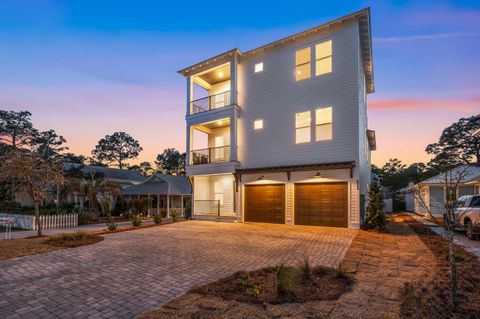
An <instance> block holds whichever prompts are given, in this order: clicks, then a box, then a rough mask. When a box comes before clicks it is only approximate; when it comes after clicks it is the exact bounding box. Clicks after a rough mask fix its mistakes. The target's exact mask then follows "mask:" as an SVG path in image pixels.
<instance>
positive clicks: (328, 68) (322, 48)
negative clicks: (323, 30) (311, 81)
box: [315, 40, 332, 75]
mask: <svg viewBox="0 0 480 319" xmlns="http://www.w3.org/2000/svg"><path fill="white" fill-rule="evenodd" d="M330 72H332V40H328V41H325V42H322V43H319V44H317V45H315V75H322V74H326V73H330Z"/></svg>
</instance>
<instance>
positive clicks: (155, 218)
mask: <svg viewBox="0 0 480 319" xmlns="http://www.w3.org/2000/svg"><path fill="white" fill-rule="evenodd" d="M153 221H154V222H155V224H157V225H158V224H161V223H162V221H163V217H162V214H155V215H153Z"/></svg>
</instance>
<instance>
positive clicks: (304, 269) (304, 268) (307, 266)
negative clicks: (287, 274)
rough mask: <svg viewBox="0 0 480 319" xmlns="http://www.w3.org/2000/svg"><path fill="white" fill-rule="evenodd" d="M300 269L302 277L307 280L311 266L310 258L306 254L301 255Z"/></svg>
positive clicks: (309, 276) (310, 273)
mask: <svg viewBox="0 0 480 319" xmlns="http://www.w3.org/2000/svg"><path fill="white" fill-rule="evenodd" d="M300 269H301V270H302V275H303V279H304V280H305V281H308V280H310V279H311V278H312V267H311V266H310V258H308V256H305V257H303V263H302V264H301V267H300Z"/></svg>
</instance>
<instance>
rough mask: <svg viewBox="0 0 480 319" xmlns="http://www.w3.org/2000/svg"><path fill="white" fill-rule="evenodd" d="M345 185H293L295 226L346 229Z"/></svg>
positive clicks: (346, 203)
mask: <svg viewBox="0 0 480 319" xmlns="http://www.w3.org/2000/svg"><path fill="white" fill-rule="evenodd" d="M347 197H348V191H347V183H321V184H319V183H317V184H295V224H296V225H314V226H332V227H348V199H347Z"/></svg>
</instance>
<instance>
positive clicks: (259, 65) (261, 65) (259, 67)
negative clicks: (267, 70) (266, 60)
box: [255, 62, 263, 73]
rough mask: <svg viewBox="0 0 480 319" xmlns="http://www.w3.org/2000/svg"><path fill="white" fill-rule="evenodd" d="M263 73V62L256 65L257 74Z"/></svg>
mask: <svg viewBox="0 0 480 319" xmlns="http://www.w3.org/2000/svg"><path fill="white" fill-rule="evenodd" d="M262 71H263V62H259V63H257V64H255V73H258V72H262Z"/></svg>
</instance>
